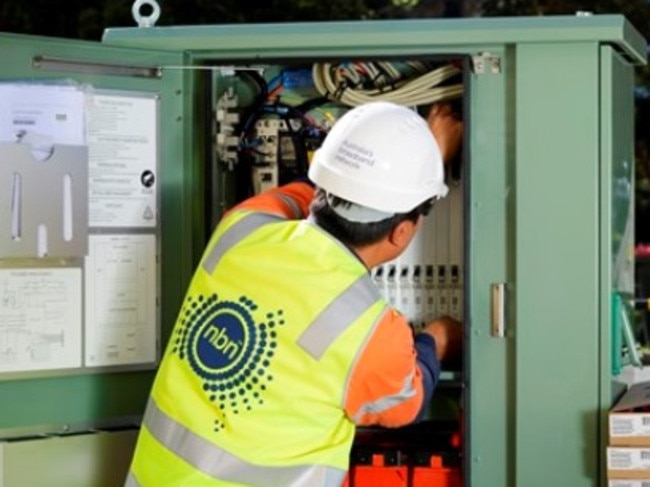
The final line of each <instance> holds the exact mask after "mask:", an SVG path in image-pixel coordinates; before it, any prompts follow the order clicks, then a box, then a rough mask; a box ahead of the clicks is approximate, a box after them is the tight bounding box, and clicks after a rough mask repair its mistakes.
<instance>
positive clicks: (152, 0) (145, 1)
mask: <svg viewBox="0 0 650 487" xmlns="http://www.w3.org/2000/svg"><path fill="white" fill-rule="evenodd" d="M143 6H147V7H150V8H151V13H150V14H149V15H142V13H141V9H142V7H143ZM131 13H132V14H133V19H134V20H135V21H136V22H137V24H138V27H153V26H154V25H156V21H157V20H158V18H159V17H160V7H159V6H158V2H156V0H136V1H135V2H133V7H131Z"/></svg>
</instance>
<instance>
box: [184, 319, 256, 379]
mask: <svg viewBox="0 0 650 487" xmlns="http://www.w3.org/2000/svg"><path fill="white" fill-rule="evenodd" d="M242 318H243V317H241V316H238V315H237V314H234V313H232V312H230V310H222V312H220V313H216V314H214V315H212V316H210V317H209V318H208V319H207V320H206V321H205V322H204V325H203V326H201V327H200V329H199V330H197V331H198V333H197V335H196V341H195V350H194V351H195V353H196V358H197V359H198V361H199V362H200V363H201V364H202V365H203V366H204V367H205V368H207V369H211V370H214V371H218V370H220V369H224V368H228V367H229V366H231V365H233V364H234V363H235V362H239V361H240V359H241V358H242V357H241V356H242V353H243V352H244V351H245V349H246V346H245V344H246V340H247V339H248V340H250V338H251V337H250V336H249V333H247V331H248V330H247V329H246V328H247V327H246V321H245V320H244V319H242Z"/></svg>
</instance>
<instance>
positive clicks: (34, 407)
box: [0, 34, 199, 437]
mask: <svg viewBox="0 0 650 487" xmlns="http://www.w3.org/2000/svg"><path fill="white" fill-rule="evenodd" d="M0 46H1V50H2V57H3V62H2V66H1V68H0V81H2V82H12V83H19V82H20V83H31V84H42V83H47V84H53V83H54V84H56V83H60V82H66V83H72V84H76V85H78V86H83V87H85V88H87V89H89V90H92V91H93V92H94V93H110V94H111V95H115V96H116V97H118V98H119V96H120V95H122V94H124V95H125V96H127V95H128V96H136V97H137V96H142V97H148V98H149V99H151V98H154V99H155V100H156V102H157V103H156V105H157V116H155V117H148V118H146V120H147V122H146V123H154V124H156V125H157V126H155V127H153V129H152V132H153V133H155V134H156V136H155V140H154V141H149V143H150V144H151V145H155V149H156V157H155V159H156V160H157V168H158V174H157V175H155V176H156V177H157V180H156V184H157V187H156V188H157V189H156V191H157V195H158V196H157V198H158V200H159V201H157V212H156V214H155V215H153V218H154V219H156V221H155V223H153V224H152V227H151V228H150V229H148V230H147V232H143V233H147V234H150V235H153V236H154V237H155V243H154V247H155V250H154V252H155V253H156V256H155V261H156V263H155V264H154V265H153V269H154V271H153V272H151V273H150V275H146V276H144V277H143V278H144V279H151V280H152V282H148V284H147V285H148V286H150V287H154V288H156V290H155V291H154V294H155V298H154V299H155V303H153V306H154V307H155V308H156V313H155V316H153V317H151V316H150V317H149V322H147V323H146V326H150V327H154V328H155V329H156V330H157V332H156V331H154V333H153V335H155V336H153V340H154V341H155V342H156V343H154V344H151V343H149V344H148V345H149V346H152V347H153V348H155V349H156V356H159V355H160V350H159V349H160V343H161V342H162V343H163V344H164V343H165V342H166V339H167V337H168V334H169V330H170V329H171V326H172V324H173V320H174V318H175V315H176V313H177V309H178V306H179V305H180V302H181V300H182V296H183V293H184V291H185V285H186V283H187V281H188V280H189V277H190V275H191V272H192V268H193V254H192V238H194V237H193V230H192V228H191V224H192V221H193V219H192V218H191V217H192V215H193V214H194V212H193V209H192V204H193V202H192V200H191V198H188V197H187V194H191V191H190V190H191V189H192V188H193V186H194V185H195V180H194V179H193V178H195V177H196V176H195V169H194V162H193V161H194V160H195V157H196V156H195V154H196V152H195V149H192V148H189V147H188V145H189V144H186V143H185V139H184V136H185V125H184V124H185V123H186V121H185V118H187V117H189V116H190V115H191V112H190V111H189V108H187V106H186V105H185V103H186V102H187V101H188V100H189V99H190V94H188V93H189V88H188V84H189V83H188V78H187V75H185V74H184V72H183V70H181V69H177V68H178V67H179V66H180V65H181V64H182V62H183V58H182V56H181V55H180V54H178V53H165V52H156V51H152V50H144V49H139V50H136V49H126V48H115V47H108V46H104V45H101V44H99V43H96V42H81V41H71V40H62V39H49V38H39V37H31V36H17V35H10V34H0ZM170 67H172V68H171V69H169V68H170ZM0 103H1V101H0ZM5 103H6V101H5ZM130 114H131V115H133V116H137V115H138V114H137V113H134V112H133V111H131V112H130ZM129 122H131V123H132V122H133V121H132V120H131V121H129ZM117 123H119V121H118V122H117ZM125 125H128V124H125ZM122 135H125V134H121V136H122ZM126 135H128V134H126ZM115 144H119V141H116V142H115ZM111 149H113V150H116V151H117V150H119V149H120V148H119V147H117V146H116V145H113V146H111ZM128 163H129V162H128V161H125V164H128ZM135 163H137V161H136V162H135ZM95 176H96V175H93V174H90V175H89V180H90V179H91V178H93V177H95ZM144 183H145V182H144V181H143V184H144ZM149 183H151V181H147V184H149ZM89 184H90V183H89ZM24 196H26V197H30V195H24ZM31 197H34V198H37V197H38V195H31ZM198 199H199V198H197V200H198ZM111 226H112V228H111V229H102V230H97V232H96V233H101V234H102V235H103V234H110V233H116V234H120V233H122V234H128V235H138V232H139V231H140V230H138V229H133V228H129V229H128V231H124V228H122V227H123V226H128V225H127V224H126V223H122V222H121V221H120V220H119V217H115V221H113V222H112V225H111ZM3 231H4V230H3ZM89 232H90V230H89ZM104 236H105V235H104ZM163 257H164V259H168V261H169V262H172V261H173V265H165V264H164V262H165V261H164V259H163ZM83 260H84V259H83V258H78V260H72V261H70V262H69V263H70V266H71V267H72V268H77V269H80V270H81V271H82V281H81V282H82V284H81V285H80V286H79V288H80V289H81V290H82V294H83V289H84V288H83V286H84V284H83V283H88V282H89V281H91V280H93V279H94V278H95V277H96V276H94V275H90V273H88V272H83V271H84V267H85V264H84V262H83ZM160 262H163V264H162V265H160ZM112 264H114V265H113V266H112V267H111V266H108V265H107V269H108V271H112V270H114V269H115V268H116V266H118V265H120V263H119V262H113V263H112ZM41 265H42V266H43V267H49V268H52V269H56V268H58V267H57V266H61V263H60V262H53V261H52V260H51V259H43V260H42V261H39V260H38V259H27V262H26V263H25V266H26V267H28V268H33V267H35V266H36V267H38V266H41ZM64 265H65V264H64ZM21 266H22V264H21V263H20V262H18V263H17V262H16V261H15V259H8V258H6V259H0V270H4V271H5V281H6V282H10V281H9V280H8V278H7V277H6V276H7V274H6V272H7V269H17V268H18V269H19V268H21ZM14 283H16V281H14ZM126 284H127V285H126V288H125V289H123V290H122V291H123V292H124V293H125V294H127V295H128V296H127V297H128V298H129V299H133V300H137V299H138V292H139V289H138V288H137V286H135V284H134V285H133V286H130V285H128V284H129V283H126ZM105 291H106V292H110V290H109V289H105ZM0 292H4V291H0ZM5 296H6V295H5ZM18 297H19V298H20V297H21V296H18ZM22 298H25V299H26V296H25V295H22ZM1 300H2V298H0V301H1ZM81 301H82V303H83V297H82V299H81ZM4 305H5V308H4V311H5V316H7V314H6V313H9V311H7V306H8V304H7V302H4ZM86 305H87V304H86ZM86 305H83V304H82V306H86ZM63 306H65V305H63ZM113 311H114V312H115V313H116V315H119V313H118V311H120V310H117V309H114V310H113ZM122 311H123V312H124V313H126V312H127V311H128V310H127V309H126V308H124V309H122ZM79 315H80V316H82V317H83V315H84V314H83V312H80V313H79ZM12 316H13V317H14V318H16V320H17V321H15V322H14V323H13V324H14V325H16V326H23V327H24V328H25V329H26V333H29V330H28V329H27V328H28V326H29V323H28V321H29V314H22V315H17V314H15V313H14V314H13V315H12ZM121 316H125V315H124V314H122V315H121ZM54 318H56V317H54ZM82 319H83V318H82ZM125 320H126V318H125ZM90 324H92V322H86V323H85V324H83V326H82V328H87V327H88V326H89V325H90ZM7 326H8V325H7V322H6V321H5V323H4V324H3V323H0V349H1V348H2V347H3V345H4V348H5V351H6V349H8V345H7V343H8V337H9V336H14V337H15V336H17V331H16V330H15V329H13V330H10V329H8V328H7ZM86 331H87V330H86ZM83 334H84V330H82V331H81V335H82V336H83ZM24 335H25V334H23V336H24ZM149 336H150V338H151V335H149ZM1 353H2V350H0V354H1ZM80 353H81V354H82V359H81V363H82V366H81V367H77V368H73V369H70V370H41V371H31V372H29V373H21V372H20V370H19V369H16V370H14V371H13V372H12V373H10V374H0V397H2V401H0V437H8V436H10V437H17V436H27V435H30V434H57V433H68V432H74V431H77V430H78V431H83V430H85V429H92V428H95V427H102V426H116V425H117V426H119V425H121V424H124V423H125V422H127V423H128V422H129V421H137V418H138V417H139V416H140V415H141V413H142V411H143V410H144V405H145V402H146V398H147V396H148V392H149V387H150V383H151V380H152V377H153V371H154V370H153V369H154V368H155V365H156V364H155V360H156V359H154V360H152V362H151V363H149V364H146V365H143V366H139V367H138V366H129V365H128V364H127V365H121V366H101V367H86V366H85V365H84V362H83V352H80ZM131 418H133V419H131Z"/></svg>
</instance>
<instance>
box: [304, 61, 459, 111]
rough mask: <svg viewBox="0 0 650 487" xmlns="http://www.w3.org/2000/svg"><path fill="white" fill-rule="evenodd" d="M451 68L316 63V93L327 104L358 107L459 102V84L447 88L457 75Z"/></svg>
mask: <svg viewBox="0 0 650 487" xmlns="http://www.w3.org/2000/svg"><path fill="white" fill-rule="evenodd" d="M460 73H461V69H460V68H458V67H457V66H454V65H452V64H446V65H443V66H439V67H431V66H429V65H428V64H427V63H422V62H406V63H392V62H385V61H384V62H353V63H340V64H332V63H315V64H314V65H313V66H312V77H313V81H314V86H315V88H316V90H317V91H318V92H319V93H320V94H321V95H322V96H324V97H326V98H328V99H329V100H332V101H335V102H339V103H343V104H345V105H348V106H357V105H361V104H363V103H367V102H370V101H375V100H384V101H391V102H394V103H398V104H401V105H408V106H416V105H426V104H431V103H435V102H439V101H445V100H452V99H455V98H460V97H462V95H463V86H462V84H459V83H456V84H446V83H448V82H449V81H452V80H453V78H454V77H456V76H457V75H460Z"/></svg>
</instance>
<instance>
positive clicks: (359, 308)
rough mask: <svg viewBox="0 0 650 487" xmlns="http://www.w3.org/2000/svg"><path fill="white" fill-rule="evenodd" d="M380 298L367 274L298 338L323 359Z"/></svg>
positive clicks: (299, 341)
mask: <svg viewBox="0 0 650 487" xmlns="http://www.w3.org/2000/svg"><path fill="white" fill-rule="evenodd" d="M379 299H381V296H380V294H379V290H378V289H377V287H376V286H375V285H374V283H373V282H372V281H371V280H370V278H369V277H368V275H367V274H364V275H362V276H361V277H360V278H359V279H357V280H356V281H355V282H354V283H352V285H351V286H349V287H348V288H347V289H346V290H345V291H343V293H341V294H340V295H339V296H338V297H337V298H336V299H335V300H334V301H332V302H331V303H330V304H329V305H328V306H327V307H326V308H325V309H324V310H323V311H322V312H321V313H320V314H319V315H318V316H317V317H316V319H314V321H312V323H311V324H310V325H309V326H308V327H307V328H306V329H305V331H303V332H302V334H301V335H300V336H299V337H298V341H297V343H298V345H300V346H301V347H302V348H303V349H304V350H305V351H306V352H307V353H309V355H311V356H312V357H314V358H315V359H317V360H318V359H320V358H321V357H322V356H323V354H324V353H325V351H326V350H327V348H328V347H329V346H330V345H331V344H332V343H333V342H334V341H335V340H336V339H337V338H338V337H339V336H340V335H341V333H343V332H344V331H345V330H346V329H347V328H348V327H349V326H350V325H351V324H352V323H354V322H355V321H356V320H357V319H359V317H360V316H361V315H362V314H363V313H365V312H366V311H367V310H368V308H370V307H371V306H372V305H373V304H375V303H376V302H377V301H378V300H379ZM384 309H385V308H384ZM382 313H383V311H382Z"/></svg>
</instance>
